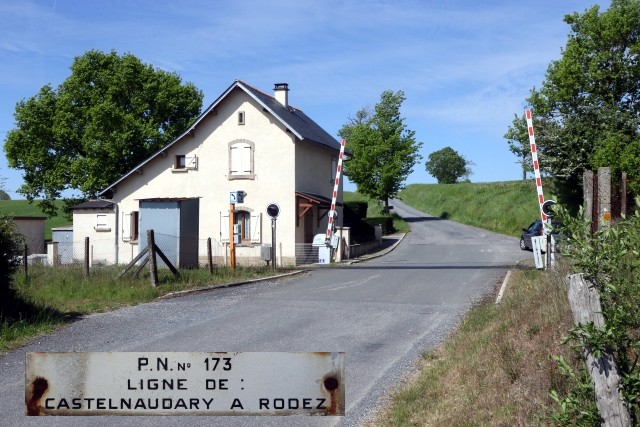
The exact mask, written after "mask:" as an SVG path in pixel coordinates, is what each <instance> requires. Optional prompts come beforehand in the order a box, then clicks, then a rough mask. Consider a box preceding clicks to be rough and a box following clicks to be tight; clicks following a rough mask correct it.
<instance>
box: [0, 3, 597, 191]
mask: <svg viewBox="0 0 640 427" xmlns="http://www.w3.org/2000/svg"><path fill="white" fill-rule="evenodd" d="M594 4H599V5H600V6H601V8H602V9H604V8H607V7H608V5H609V1H608V0H605V1H600V2H592V1H577V0H562V1H550V0H538V1H528V2H527V1H520V2H514V1H512V0H487V1H463V0H450V1H444V0H423V1H420V0H357V1H355V0H342V1H339V0H318V1H311V0H269V1H262V0H242V1H238V0H229V1H226V0H217V1H213V0H201V1H200V0H193V1H175V0H174V1H167V0H142V1H139V0H137V1H131V0H126V1H125V0H114V1H86V0H57V1H56V0H46V1H45V0H40V1H30V0H26V1H9V0H0V77H1V78H0V139H1V140H2V141H3V142H4V139H5V137H6V135H7V132H8V131H9V130H10V129H12V128H13V127H14V120H13V112H14V110H15V105H16V103H17V102H18V101H20V100H22V99H25V98H29V97H31V96H33V95H35V94H36V93H37V92H38V90H39V89H40V88H41V87H42V86H44V85H45V84H47V83H49V84H51V85H53V86H54V87H57V86H58V85H59V84H60V83H61V82H62V81H63V80H64V79H66V78H67V77H68V76H69V73H70V71H69V66H70V65H71V63H72V61H73V58H74V57H76V56H80V55H82V54H83V53H84V52H86V51H87V50H90V49H99V50H103V51H106V52H108V51H111V50H116V51H117V52H118V53H120V54H123V53H131V54H133V55H135V56H137V57H139V58H140V59H141V60H142V61H143V62H145V63H147V64H152V65H153V66H155V67H157V68H160V69H163V70H166V71H171V72H176V73H178V74H179V75H180V76H181V77H182V79H183V81H185V82H192V83H194V84H195V85H196V86H197V87H198V88H200V89H201V90H202V91H203V92H204V95H205V98H204V103H203V108H204V107H206V106H207V105H209V104H210V103H212V102H213V101H214V100H215V99H216V98H217V97H218V96H219V95H220V94H221V93H222V92H223V91H224V90H225V89H226V88H227V87H228V86H229V85H230V84H231V83H232V82H233V81H234V80H235V79H241V80H244V81H246V82H247V83H249V84H251V85H253V86H255V87H257V88H259V89H262V90H263V91H266V92H267V93H270V92H271V91H272V88H273V84H274V83H276V82H278V83H279V82H286V83H289V88H290V92H289V102H290V103H291V104H292V105H294V106H296V107H298V108H300V109H302V110H303V111H304V112H305V113H306V114H307V115H309V116H310V117H311V118H313V119H314V120H315V121H316V122H318V124H320V125H321V126H322V127H323V128H325V129H326V130H327V131H328V132H329V133H330V134H332V135H336V134H337V132H338V130H339V128H340V127H341V126H342V124H344V123H345V122H346V121H347V119H348V117H350V116H353V115H355V113H356V111H357V110H359V109H360V108H362V107H365V106H368V107H373V106H374V105H375V103H376V102H377V101H378V100H379V97H380V94H381V92H382V91H384V90H393V91H397V90H403V91H404V92H405V96H406V98H407V99H406V101H405V102H404V104H403V106H402V111H401V112H402V115H403V116H404V117H405V123H406V125H407V127H408V129H411V130H414V131H415V132H416V134H415V136H416V139H417V140H418V141H421V142H422V143H423V147H422V150H421V154H422V156H423V157H424V159H423V161H422V162H421V163H419V164H417V165H416V166H415V167H414V172H413V173H412V174H411V175H410V176H409V178H408V180H407V182H406V183H407V184H412V183H435V182H436V181H435V179H434V178H433V177H431V176H430V175H429V174H428V173H427V172H426V171H425V168H424V160H426V158H427V156H428V155H429V154H430V153H432V152H433V151H436V150H439V149H441V148H443V147H445V146H450V147H452V148H453V149H455V150H456V151H458V152H459V153H460V154H462V155H463V156H464V157H465V158H467V159H468V160H471V161H472V162H473V163H474V164H475V165H474V166H472V171H473V175H471V177H470V178H471V181H473V182H493V181H507V180H517V179H520V178H521V175H522V174H521V170H520V167H519V166H518V165H517V164H516V158H515V157H514V156H513V154H511V153H510V152H509V150H508V146H507V143H506V141H505V140H504V139H503V135H504V133H505V132H506V130H507V127H508V126H509V124H510V123H511V122H512V120H513V115H514V113H517V114H521V113H522V112H523V110H524V108H525V107H526V105H525V99H526V98H527V96H528V94H529V91H530V89H531V88H533V87H540V84H541V83H542V81H543V80H544V75H545V71H546V69H547V66H548V64H549V62H550V61H552V60H554V59H558V58H559V57H560V55H561V49H562V47H564V45H565V43H566V40H567V35H568V34H569V26H568V25H567V24H565V23H564V22H563V17H564V16H565V15H566V14H567V13H572V12H583V11H584V10H585V9H587V8H590V7H591V6H593V5H594ZM534 126H535V123H534ZM0 178H4V179H5V180H4V189H5V190H6V191H7V192H8V193H9V195H10V196H11V197H12V198H13V199H18V198H23V197H22V196H20V195H19V194H18V193H16V190H17V188H18V187H19V186H20V184H21V183H22V178H21V172H20V171H17V170H12V169H9V168H8V166H7V163H6V158H5V156H4V150H3V151H2V152H1V153H0ZM354 188H355V187H354V186H353V185H352V184H347V188H346V189H347V190H353V189H354Z"/></svg>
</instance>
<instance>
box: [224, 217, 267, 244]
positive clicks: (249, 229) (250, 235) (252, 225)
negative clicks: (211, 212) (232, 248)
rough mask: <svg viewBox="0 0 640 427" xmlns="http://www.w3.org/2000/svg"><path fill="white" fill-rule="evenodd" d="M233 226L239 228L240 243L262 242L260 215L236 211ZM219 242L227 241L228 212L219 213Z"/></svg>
mask: <svg viewBox="0 0 640 427" xmlns="http://www.w3.org/2000/svg"><path fill="white" fill-rule="evenodd" d="M234 216H235V219H236V220H235V224H236V225H239V226H240V236H241V237H240V241H241V242H242V243H243V244H252V243H254V244H260V243H261V242H262V240H261V239H262V214H261V213H260V212H248V211H243V210H238V211H236V212H235V214H234ZM220 241H221V242H228V241H229V212H220Z"/></svg>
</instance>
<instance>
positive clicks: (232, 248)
mask: <svg viewBox="0 0 640 427" xmlns="http://www.w3.org/2000/svg"><path fill="white" fill-rule="evenodd" d="M235 223H236V209H235V205H234V204H233V203H231V204H229V267H230V268H231V269H232V270H235V268H236V242H235V235H234V234H233V226H234V225H235Z"/></svg>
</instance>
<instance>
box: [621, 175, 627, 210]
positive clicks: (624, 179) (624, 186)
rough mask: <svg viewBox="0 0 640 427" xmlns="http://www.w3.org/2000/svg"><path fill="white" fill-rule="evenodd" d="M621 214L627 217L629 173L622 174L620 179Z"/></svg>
mask: <svg viewBox="0 0 640 427" xmlns="http://www.w3.org/2000/svg"><path fill="white" fill-rule="evenodd" d="M620 214H621V216H622V215H624V216H625V217H626V216H627V173H626V172H622V177H621V178H620Z"/></svg>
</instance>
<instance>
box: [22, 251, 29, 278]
mask: <svg viewBox="0 0 640 427" xmlns="http://www.w3.org/2000/svg"><path fill="white" fill-rule="evenodd" d="M28 253H29V247H28V246H27V245H26V243H25V245H24V253H23V254H22V265H23V266H24V277H25V279H27V280H28V279H29V267H28V264H29V263H28V262H27V261H28V260H27V254H28Z"/></svg>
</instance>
